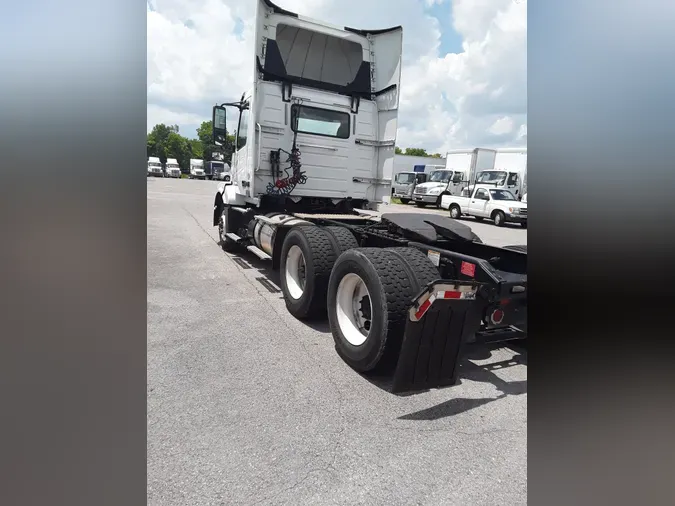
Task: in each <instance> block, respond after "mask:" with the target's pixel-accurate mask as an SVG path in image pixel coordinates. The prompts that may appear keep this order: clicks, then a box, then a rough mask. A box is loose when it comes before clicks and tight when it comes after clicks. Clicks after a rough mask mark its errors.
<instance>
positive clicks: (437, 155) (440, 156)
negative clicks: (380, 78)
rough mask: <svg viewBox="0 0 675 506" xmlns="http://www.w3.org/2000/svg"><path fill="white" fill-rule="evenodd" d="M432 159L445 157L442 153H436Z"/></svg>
mask: <svg viewBox="0 0 675 506" xmlns="http://www.w3.org/2000/svg"><path fill="white" fill-rule="evenodd" d="M431 158H443V155H442V154H440V153H434V154H433V155H431Z"/></svg>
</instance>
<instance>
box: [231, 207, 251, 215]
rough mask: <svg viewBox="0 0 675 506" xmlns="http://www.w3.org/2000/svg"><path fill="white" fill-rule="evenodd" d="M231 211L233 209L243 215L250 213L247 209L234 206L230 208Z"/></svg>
mask: <svg viewBox="0 0 675 506" xmlns="http://www.w3.org/2000/svg"><path fill="white" fill-rule="evenodd" d="M230 209H232V210H233V211H237V212H238V213H241V214H246V213H247V212H248V209H246V208H245V207H234V206H232V207H230Z"/></svg>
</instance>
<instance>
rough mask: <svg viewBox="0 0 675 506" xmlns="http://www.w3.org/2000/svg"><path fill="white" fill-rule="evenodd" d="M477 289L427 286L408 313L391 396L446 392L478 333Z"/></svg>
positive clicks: (457, 284) (464, 284) (461, 284)
mask: <svg viewBox="0 0 675 506" xmlns="http://www.w3.org/2000/svg"><path fill="white" fill-rule="evenodd" d="M479 287H480V283H476V282H470V281H447V280H440V281H435V282H433V283H430V284H429V285H428V286H427V288H426V289H425V291H424V292H423V293H421V294H420V295H419V296H418V297H417V298H416V299H415V301H414V302H413V304H412V307H411V308H410V309H409V311H408V320H407V322H406V329H405V334H404V336H403V343H402V345H401V352H400V355H399V358H398V363H397V365H396V371H395V372H394V377H393V381H392V386H391V391H392V393H404V392H413V391H419V390H428V389H430V388H439V387H444V386H450V385H454V384H455V383H457V375H458V369H459V364H460V359H461V358H462V351H463V349H464V345H465V344H466V343H467V342H468V341H470V340H471V339H472V338H473V336H474V335H475V334H476V332H477V331H478V330H479V328H480V324H481V314H482V309H483V308H484V307H485V300H483V298H482V297H481V296H480V291H479Z"/></svg>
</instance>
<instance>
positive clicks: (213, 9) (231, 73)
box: [147, 0, 527, 153]
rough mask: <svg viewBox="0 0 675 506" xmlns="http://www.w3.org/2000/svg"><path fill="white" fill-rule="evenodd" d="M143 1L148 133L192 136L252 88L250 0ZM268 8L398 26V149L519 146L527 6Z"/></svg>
mask: <svg viewBox="0 0 675 506" xmlns="http://www.w3.org/2000/svg"><path fill="white" fill-rule="evenodd" d="M147 2H148V131H150V130H151V129H152V127H153V126H154V125H155V124H157V123H165V124H177V125H178V126H179V128H180V133H181V134H183V135H185V136H187V137H196V129H197V127H198V126H199V125H200V124H201V122H202V121H206V120H208V119H210V117H211V108H212V106H213V105H214V104H215V103H216V102H218V103H222V102H225V101H230V100H236V99H238V98H239V97H240V96H241V94H242V92H244V91H245V90H247V89H248V88H249V87H250V83H251V81H252V72H253V18H254V16H255V8H256V3H257V0H147ZM275 3H276V4H277V5H279V6H280V7H282V8H285V9H287V10H290V11H292V12H296V13H298V14H300V15H304V16H307V17H311V18H314V19H317V20H321V21H326V22H328V23H330V24H333V25H338V26H352V27H357V28H366V29H373V28H384V27H390V26H396V25H401V26H402V27H403V70H402V77H401V98H400V106H399V121H398V127H399V128H398V134H397V145H398V146H400V147H402V148H406V147H419V148H424V149H426V150H427V151H428V152H432V153H445V152H447V151H449V150H452V149H463V148H474V147H500V146H501V147H521V146H525V145H526V143H527V77H526V76H527V74H526V71H527V2H526V0H367V1H364V0H276V1H275ZM232 116H234V115H232ZM229 119H234V118H228V120H229Z"/></svg>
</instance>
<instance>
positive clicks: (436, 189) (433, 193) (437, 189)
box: [429, 188, 441, 195]
mask: <svg viewBox="0 0 675 506" xmlns="http://www.w3.org/2000/svg"><path fill="white" fill-rule="evenodd" d="M440 193H441V188H432V189H431V190H429V195H438V194H440Z"/></svg>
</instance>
